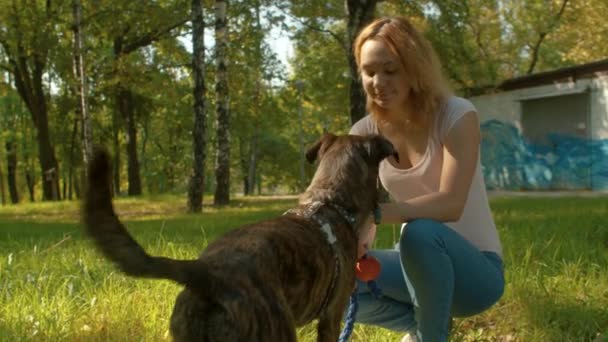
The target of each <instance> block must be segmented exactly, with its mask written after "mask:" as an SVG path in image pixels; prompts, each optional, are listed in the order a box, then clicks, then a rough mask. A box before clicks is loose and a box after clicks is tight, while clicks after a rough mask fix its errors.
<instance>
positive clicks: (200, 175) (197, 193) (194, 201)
mask: <svg viewBox="0 0 608 342" xmlns="http://www.w3.org/2000/svg"><path fill="white" fill-rule="evenodd" d="M191 11H192V73H193V78H194V89H193V97H194V108H193V109H194V129H193V131H192V152H193V163H194V164H193V165H192V176H191V178H190V184H189V189H188V210H189V211H190V212H201V211H202V209H203V190H204V185H205V179H204V176H205V158H206V153H205V150H206V140H207V139H206V138H207V137H206V134H207V132H206V129H207V127H206V126H207V125H206V119H207V117H206V116H207V115H206V112H205V93H206V89H205V39H204V33H205V32H204V31H205V23H204V18H203V6H202V3H201V0H192V3H191Z"/></svg>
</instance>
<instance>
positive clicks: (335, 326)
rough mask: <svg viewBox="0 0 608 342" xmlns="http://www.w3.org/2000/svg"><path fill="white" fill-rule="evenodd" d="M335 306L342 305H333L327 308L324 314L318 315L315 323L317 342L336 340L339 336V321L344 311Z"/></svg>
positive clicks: (334, 341)
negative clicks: (316, 323)
mask: <svg viewBox="0 0 608 342" xmlns="http://www.w3.org/2000/svg"><path fill="white" fill-rule="evenodd" d="M336 306H338V307H342V306H340V305H334V307H331V308H328V309H327V311H326V312H325V314H323V315H322V316H321V317H319V324H318V325H317V342H336V341H338V337H340V322H341V321H342V315H343V314H344V311H342V310H336V309H335V307H336Z"/></svg>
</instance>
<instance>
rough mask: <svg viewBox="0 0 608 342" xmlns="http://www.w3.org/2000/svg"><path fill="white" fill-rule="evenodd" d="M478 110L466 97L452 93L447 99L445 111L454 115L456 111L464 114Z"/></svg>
mask: <svg viewBox="0 0 608 342" xmlns="http://www.w3.org/2000/svg"><path fill="white" fill-rule="evenodd" d="M476 111H477V109H476V108H475V105H474V104H473V103H472V102H471V101H469V100H467V99H465V98H464V97H460V96H456V95H450V96H449V97H448V98H447V99H446V101H445V106H444V112H445V113H446V114H452V115H454V113H457V114H460V115H464V114H465V113H468V112H476Z"/></svg>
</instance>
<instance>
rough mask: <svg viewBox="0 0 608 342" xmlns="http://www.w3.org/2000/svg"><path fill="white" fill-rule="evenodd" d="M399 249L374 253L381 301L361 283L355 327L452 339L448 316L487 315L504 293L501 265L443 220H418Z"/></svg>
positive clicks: (424, 338)
mask: <svg viewBox="0 0 608 342" xmlns="http://www.w3.org/2000/svg"><path fill="white" fill-rule="evenodd" d="M398 246H399V250H374V251H370V254H371V255H373V256H374V257H376V258H377V259H378V260H379V261H380V263H381V265H382V271H381V273H380V276H379V277H378V279H376V283H377V285H378V287H379V288H380V289H381V290H382V294H383V296H382V298H380V299H377V298H375V297H373V296H372V294H371V293H370V292H369V290H368V289H367V286H366V284H365V283H362V282H359V283H358V284H357V285H358V289H359V290H358V296H357V298H358V301H359V311H358V313H357V318H356V320H357V323H363V324H372V325H377V326H381V327H384V328H387V329H391V330H396V331H410V332H415V333H416V335H417V337H418V339H419V340H420V341H425V342H426V341H428V342H443V341H447V338H448V324H449V320H450V317H452V316H454V317H466V316H471V315H474V314H477V313H480V312H482V311H484V310H485V309H487V308H489V307H490V306H492V305H493V304H494V303H496V302H497V301H498V299H500V297H501V296H502V293H503V290H504V277H503V264H502V260H501V258H500V257H499V256H498V255H497V254H496V253H493V252H482V251H479V250H478V249H477V248H476V247H475V246H473V245H472V244H471V243H470V242H468V241H467V240H465V239H464V238H463V237H462V236H461V235H460V234H458V233H457V232H455V231H454V230H452V229H450V228H449V227H447V226H446V225H444V224H443V223H441V222H437V221H434V220H428V219H417V220H412V221H411V222H409V223H408V224H407V225H406V227H405V228H404V229H403V230H402V234H401V239H400V241H399V245H398Z"/></svg>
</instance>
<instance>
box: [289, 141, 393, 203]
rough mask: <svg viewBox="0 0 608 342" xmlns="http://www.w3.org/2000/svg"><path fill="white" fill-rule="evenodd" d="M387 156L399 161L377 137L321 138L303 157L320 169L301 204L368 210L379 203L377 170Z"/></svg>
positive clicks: (386, 144) (390, 149)
mask: <svg viewBox="0 0 608 342" xmlns="http://www.w3.org/2000/svg"><path fill="white" fill-rule="evenodd" d="M389 156H394V157H395V158H398V155H397V153H396V151H395V149H394V147H393V145H392V144H391V143H390V141H388V140H387V139H385V138H383V137H382V136H380V135H368V136H357V135H341V136H336V135H333V134H331V133H326V134H324V135H323V136H322V137H321V138H320V139H319V140H318V141H317V142H316V143H315V144H314V145H312V146H311V147H310V148H309V149H308V152H307V153H306V158H307V159H308V161H309V162H311V163H312V162H314V161H315V160H318V161H319V165H318V167H317V170H316V172H315V175H314V177H313V180H312V182H311V184H310V186H309V187H308V189H307V191H306V193H304V194H303V196H302V198H301V202H308V201H327V200H329V201H333V200H336V201H339V202H341V203H342V204H344V205H346V206H350V207H351V209H354V210H357V211H361V210H364V211H366V210H371V209H372V208H373V206H374V205H375V204H376V202H377V200H378V198H377V189H376V185H377V177H378V166H379V165H380V162H381V161H382V160H383V159H384V158H386V157H389Z"/></svg>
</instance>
